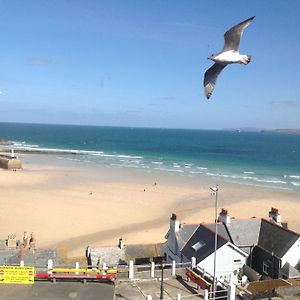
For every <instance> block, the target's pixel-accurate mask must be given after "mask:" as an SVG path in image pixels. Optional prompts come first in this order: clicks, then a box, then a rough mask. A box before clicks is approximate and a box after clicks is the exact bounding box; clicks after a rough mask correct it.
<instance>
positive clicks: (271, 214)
mask: <svg viewBox="0 0 300 300" xmlns="http://www.w3.org/2000/svg"><path fill="white" fill-rule="evenodd" d="M269 218H270V219H272V220H273V221H275V222H276V223H281V216H280V214H279V212H278V209H277V208H274V207H271V211H269Z"/></svg>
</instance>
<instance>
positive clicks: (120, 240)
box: [118, 238, 124, 249]
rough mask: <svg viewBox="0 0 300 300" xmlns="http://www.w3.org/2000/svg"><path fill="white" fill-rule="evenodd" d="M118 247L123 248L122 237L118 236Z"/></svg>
mask: <svg viewBox="0 0 300 300" xmlns="http://www.w3.org/2000/svg"><path fill="white" fill-rule="evenodd" d="M118 247H119V248H120V249H123V248H124V242H123V239H122V238H119V243H118Z"/></svg>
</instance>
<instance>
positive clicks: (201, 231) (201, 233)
mask: <svg viewBox="0 0 300 300" xmlns="http://www.w3.org/2000/svg"><path fill="white" fill-rule="evenodd" d="M199 241H201V242H202V243H204V246H203V247H201V248H200V249H199V250H198V251H195V250H194V249H193V248H192V246H193V245H195V244H196V243H197V242H199ZM226 243H228V240H226V239H225V238H223V237H222V236H220V235H218V244H217V249H219V248H220V247H222V246H223V245H225V244H226ZM214 250H215V233H214V232H213V231H212V230H210V229H209V228H208V227H206V226H205V225H204V224H201V225H200V226H199V227H198V228H197V230H196V231H195V232H194V234H193V235H192V237H191V238H190V239H189V241H188V242H187V243H186V245H185V246H184V248H183V249H182V254H183V255H184V256H185V257H186V258H187V259H191V258H192V257H195V258H196V262H197V263H199V262H200V261H202V260H203V259H204V258H206V257H207V256H209V255H210V254H212V253H213V252H214Z"/></svg>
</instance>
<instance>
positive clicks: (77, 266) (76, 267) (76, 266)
mask: <svg viewBox="0 0 300 300" xmlns="http://www.w3.org/2000/svg"><path fill="white" fill-rule="evenodd" d="M75 269H79V262H78V261H77V262H76V263H75ZM75 275H79V273H78V272H75Z"/></svg>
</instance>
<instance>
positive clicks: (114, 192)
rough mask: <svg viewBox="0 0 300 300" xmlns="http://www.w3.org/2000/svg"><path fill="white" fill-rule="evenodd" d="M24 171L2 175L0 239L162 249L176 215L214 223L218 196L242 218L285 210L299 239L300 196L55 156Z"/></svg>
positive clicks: (75, 247) (33, 158) (80, 248)
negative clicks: (214, 192) (27, 237)
mask: <svg viewBox="0 0 300 300" xmlns="http://www.w3.org/2000/svg"><path fill="white" fill-rule="evenodd" d="M21 159H22V160H23V170H20V171H17V172H13V171H7V170H2V169H0V188H1V195H0V207H1V214H0V222H1V227H0V236H1V239H5V238H7V235H8V234H9V233H11V234H17V237H18V238H21V237H22V235H23V232H24V231H26V232H28V233H31V232H34V234H35V237H36V239H37V247H40V248H43V247H48V246H55V247H56V246H63V247H66V248H67V249H68V253H69V255H81V254H83V253H84V249H85V247H86V246H87V245H90V246H92V247H97V246H108V245H116V244H117V242H118V239H119V238H120V237H122V238H123V240H124V241H125V243H127V244H137V243H149V242H163V241H164V236H165V233H166V232H167V230H168V226H169V217H170V215H171V213H172V212H175V213H177V215H178V216H179V219H180V220H181V221H182V222H183V223H200V222H213V220H214V197H213V196H211V195H210V192H209V187H210V186H214V185H216V184H219V185H220V192H219V208H221V207H223V208H226V209H228V210H229V214H230V216H232V217H235V218H249V217H253V216H256V217H264V218H267V217H268V211H269V210H270V208H271V207H276V208H278V209H279V211H280V213H281V215H282V219H283V221H287V222H288V224H289V228H290V229H292V230H295V231H298V232H300V220H299V216H298V213H299V211H300V201H299V200H300V195H299V193H295V192H291V191H282V190H277V191H276V190H271V189H265V188H257V187H251V186H244V185H238V184H229V183H222V182H216V181H214V180H211V181H207V180H203V181H202V180H201V181H199V180H197V179H195V178H188V177H181V176H179V175H166V174H162V173H159V172H153V171H152V172H150V171H148V172H147V171H141V170H137V169H134V170H130V169H118V168H112V167H110V168H106V167H105V166H89V165H87V164H80V163H76V162H71V161H64V160H57V159H55V158H54V157H51V155H29V154H28V155H27V154H26V155H23V156H21Z"/></svg>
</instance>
